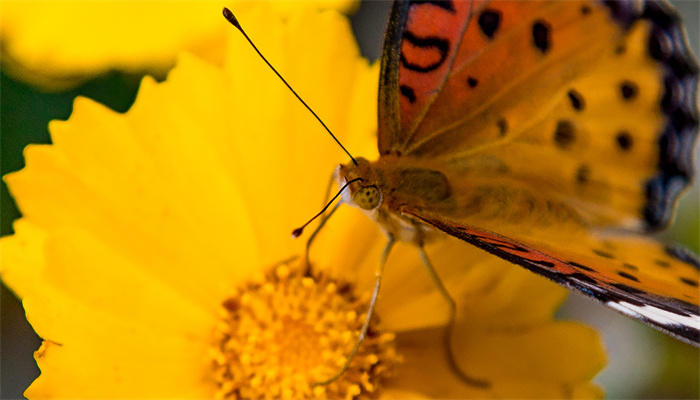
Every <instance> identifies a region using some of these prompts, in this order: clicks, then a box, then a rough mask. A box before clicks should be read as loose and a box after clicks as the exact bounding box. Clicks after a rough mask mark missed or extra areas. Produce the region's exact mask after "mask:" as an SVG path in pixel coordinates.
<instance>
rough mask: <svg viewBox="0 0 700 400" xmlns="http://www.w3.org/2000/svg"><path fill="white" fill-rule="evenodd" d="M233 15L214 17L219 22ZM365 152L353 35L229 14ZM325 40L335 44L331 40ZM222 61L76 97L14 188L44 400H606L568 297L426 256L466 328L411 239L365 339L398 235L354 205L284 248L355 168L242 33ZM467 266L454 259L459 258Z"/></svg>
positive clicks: (199, 62) (465, 252)
mask: <svg viewBox="0 0 700 400" xmlns="http://www.w3.org/2000/svg"><path fill="white" fill-rule="evenodd" d="M218 13H219V10H217V15H218ZM237 14H238V17H239V20H240V21H241V23H242V24H243V25H244V26H245V27H246V29H247V31H248V33H249V34H250V35H251V36H252V37H254V38H255V40H256V42H257V44H258V46H259V47H260V48H261V49H262V51H263V52H264V53H265V54H266V56H267V57H268V58H269V59H270V61H271V62H272V63H273V64H274V65H275V66H277V68H278V69H279V70H280V71H281V72H282V73H283V74H284V76H285V77H286V78H287V79H288V80H289V82H290V83H291V84H292V86H294V87H295V89H296V90H297V91H298V92H299V93H301V94H302V96H303V97H304V98H305V99H306V101H307V102H308V103H309V104H310V105H311V107H313V108H314V109H315V111H316V112H317V113H318V114H319V115H321V116H323V118H324V120H325V122H326V123H327V124H328V125H329V126H330V128H331V129H332V130H333V131H334V133H335V134H336V135H337V136H338V137H339V138H340V140H341V141H342V142H343V143H344V144H345V145H346V146H347V147H348V148H349V149H351V151H354V152H356V153H357V154H362V155H365V156H369V157H372V156H376V152H377V150H376V144H375V140H376V139H375V138H374V132H375V130H376V92H377V78H378V68H377V66H376V65H375V66H370V65H368V62H367V61H366V60H364V59H362V58H361V57H360V55H359V51H358V49H357V45H356V43H355V42H354V39H353V37H352V34H351V30H350V27H349V25H348V23H347V20H346V19H345V18H344V17H342V16H340V15H338V14H336V13H334V12H324V13H319V12H316V11H310V10H306V11H304V12H300V13H297V12H290V14H289V15H288V17H285V18H281V17H279V16H278V15H277V14H276V13H275V11H274V10H272V9H270V8H269V7H267V6H265V5H261V6H259V7H258V6H256V7H249V8H247V9H245V10H244V11H242V12H239V13H237ZM318 32H323V35H319V34H318ZM227 34H228V35H230V37H228V38H227V39H226V40H224V41H222V43H226V46H225V48H224V49H223V50H224V56H223V57H222V59H223V63H222V66H219V65H216V64H213V63H211V62H209V61H207V60H204V59H202V58H200V57H197V56H193V55H190V54H183V55H182V56H181V57H180V58H179V61H178V63H177V66H176V67H175V68H174V69H173V70H172V71H171V73H170V74H169V76H168V79H167V80H166V81H164V82H163V83H156V82H155V81H154V80H153V79H150V78H146V79H144V81H143V83H142V86H141V89H140V92H139V95H138V98H137V100H136V102H135V104H134V106H133V107H132V108H131V110H129V112H127V113H126V114H118V113H116V112H113V111H111V110H109V109H107V108H106V107H104V106H101V105H99V104H97V103H95V102H93V101H91V100H88V99H85V98H78V99H76V101H75V106H74V111H73V114H72V116H71V117H70V119H69V120H68V121H54V122H52V124H51V125H50V131H51V137H52V141H53V144H52V145H41V146H39V145H34V146H30V147H28V148H27V149H26V151H25V157H26V162H27V166H26V168H24V169H23V170H21V171H19V172H17V173H13V174H10V175H8V176H6V177H5V179H6V182H7V184H8V186H9V187H10V189H11V192H12V194H13V196H14V197H15V200H16V201H17V204H18V206H19V208H20V210H21V211H22V214H23V218H22V219H20V220H18V221H17V222H16V223H15V232H16V233H15V234H14V235H12V236H8V237H5V238H3V239H2V240H0V251H2V254H3V263H2V270H1V273H2V278H3V280H4V281H5V282H6V283H7V285H8V286H9V287H11V288H12V290H14V291H15V293H16V294H17V295H18V296H19V297H20V298H21V299H22V301H23V305H24V307H25V309H26V312H27V317H28V319H29V321H30V322H31V323H32V325H33V327H34V329H35V330H36V331H37V333H38V334H39V335H40V336H41V337H42V338H43V339H44V344H43V345H42V348H41V349H39V351H37V353H36V359H37V363H38V364H39V366H40V368H41V371H42V374H41V376H40V377H39V378H38V379H37V380H36V381H35V382H34V383H33V384H32V385H31V386H30V387H29V389H28V390H27V391H26V393H25V394H26V395H27V396H28V397H30V398H49V397H51V398H68V397H70V398H134V397H137V398H166V397H179V398H184V397H187V398H213V397H220V398H324V397H331V398H340V397H357V398H366V397H377V398H426V397H439V398H516V397H522V398H534V397H536V398H592V397H601V396H602V391H601V390H600V389H599V388H598V387H596V386H595V385H594V384H593V383H591V379H592V378H593V376H594V375H595V374H596V373H597V372H598V371H599V370H600V369H601V368H602V367H603V365H604V363H605V354H604V352H603V350H602V348H601V344H600V341H599V339H598V337H597V335H596V333H595V332H593V331H592V330H591V329H590V328H587V327H585V326H583V325H580V324H577V323H573V322H561V321H554V320H553V319H552V314H553V312H554V310H555V309H556V308H557V307H558V306H559V305H560V304H561V302H562V301H563V299H564V298H565V297H566V293H567V292H566V290H565V289H563V288H561V287H558V286H557V285H555V284H553V283H550V282H548V281H546V280H544V279H543V278H540V277H537V276H535V275H533V274H531V273H529V272H527V271H525V270H523V269H522V268H519V267H516V266H513V265H510V264H508V263H506V262H504V261H502V260H500V259H497V258H495V257H493V256H491V255H488V254H486V253H484V252H482V251H480V250H477V249H475V248H472V247H471V246H468V245H466V244H464V243H462V242H459V241H458V240H455V239H446V240H444V241H441V242H439V243H436V244H434V245H431V246H430V247H428V249H427V251H428V254H429V255H430V257H431V259H432V260H433V262H434V264H435V266H436V268H437V270H438V272H439V274H440V276H441V277H442V279H443V280H444V281H445V282H446V284H447V288H448V290H449V291H450V293H452V295H453V296H454V298H455V299H456V300H457V303H458V307H459V315H458V321H457V329H456V332H455V335H454V336H453V340H454V347H455V354H454V355H455V358H456V361H457V362H458V364H459V365H460V368H461V369H462V370H463V371H464V372H465V373H467V374H468V375H470V376H473V377H477V378H479V379H483V380H485V381H486V382H488V385H487V387H485V388H477V387H472V386H469V385H467V384H465V383H464V382H462V381H460V380H459V378H458V376H457V375H456V374H455V373H454V371H452V370H451V369H450V368H449V366H448V363H447V361H446V360H445V358H444V344H443V343H442V331H443V326H444V324H445V322H446V319H447V315H448V311H447V305H446V304H445V302H444V300H443V299H442V298H441V297H440V295H439V294H438V292H437V291H436V290H435V287H434V284H433V283H432V282H431V281H430V279H429V278H428V275H427V274H426V273H425V272H424V271H423V269H424V267H423V266H422V265H421V262H420V259H419V257H418V255H417V252H416V250H415V249H414V248H412V247H411V246H410V245H407V244H398V245H397V246H396V247H395V249H394V251H393V252H392V254H391V256H390V257H389V262H388V264H387V267H386V276H385V280H384V284H383V287H382V291H381V294H380V299H379V303H378V306H377V313H376V318H375V321H374V322H373V324H372V325H371V331H370V333H371V334H370V335H369V337H368V339H367V340H365V342H363V346H362V348H361V350H360V352H359V353H358V355H357V356H356V357H355V358H354V359H353V362H352V364H351V366H350V369H349V370H348V371H347V372H346V373H345V374H344V375H343V376H342V377H341V378H340V379H338V380H337V381H335V382H333V383H331V384H329V385H326V386H316V387H312V384H313V383H315V382H318V381H319V380H322V379H325V378H327V377H329V376H331V375H333V374H334V373H335V372H336V371H338V369H339V368H340V366H341V365H342V364H343V363H344V360H345V357H346V356H347V354H348V353H349V350H350V349H351V348H352V346H353V344H354V343H355V340H356V337H357V336H356V335H357V333H358V332H359V328H360V326H361V325H362V322H363V320H364V314H365V313H366V310H367V302H368V299H369V296H370V294H371V290H372V287H373V283H374V270H375V268H376V264H377V262H378V260H379V254H380V253H381V249H382V247H383V245H384V239H383V238H382V237H381V235H380V234H379V230H378V228H377V227H376V225H375V224H373V223H372V222H371V221H369V220H367V219H366V218H364V217H363V216H361V215H360V213H359V212H358V211H357V210H354V209H350V208H349V207H342V208H341V209H340V210H339V211H338V213H337V215H335V216H334V217H333V219H332V220H330V221H329V223H328V224H327V226H326V228H324V230H323V231H322V232H321V234H320V235H319V237H318V239H317V240H316V242H315V243H314V246H313V247H312V249H311V271H310V272H308V273H306V271H305V267H306V266H305V263H304V262H303V261H301V260H303V256H302V257H296V258H295V256H299V255H303V248H304V243H303V241H297V240H293V239H291V238H290V233H291V230H292V228H294V227H296V226H298V225H299V224H300V223H301V222H303V221H305V220H306V219H307V218H308V217H309V216H311V215H313V214H314V213H315V212H316V211H317V210H318V208H319V207H320V206H321V204H320V203H321V200H322V199H323V197H324V193H323V190H324V188H325V187H326V186H327V183H328V180H329V178H330V174H331V171H332V170H333V168H334V166H335V165H336V164H337V163H338V162H339V161H342V160H343V153H342V151H341V150H340V149H339V148H338V147H337V146H336V145H335V143H334V142H333V141H332V140H331V139H330V138H328V137H326V136H325V133H324V132H323V130H322V129H321V127H320V126H319V125H318V123H317V122H316V121H315V120H314V119H313V117H312V116H311V115H309V113H308V112H306V111H305V110H304V108H303V106H302V105H301V104H299V102H298V101H296V99H295V98H294V97H293V96H292V95H291V94H290V93H289V92H288V91H287V89H286V88H285V87H284V86H283V85H282V83H281V82H279V81H278V80H277V78H275V77H274V76H273V74H272V73H271V72H270V71H269V70H268V69H267V68H266V67H265V66H264V64H263V63H262V61H261V60H260V59H258V58H257V56H256V55H255V54H254V52H253V50H252V49H251V48H250V47H249V46H248V45H247V44H246V43H245V42H244V40H243V39H242V38H241V37H240V34H239V33H238V32H237V31H236V30H235V29H233V28H230V29H229V30H228V33H227ZM455 260H460V261H458V262H456V261H455Z"/></svg>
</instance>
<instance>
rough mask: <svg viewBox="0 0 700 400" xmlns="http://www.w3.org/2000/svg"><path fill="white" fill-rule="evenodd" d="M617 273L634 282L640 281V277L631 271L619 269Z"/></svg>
mask: <svg viewBox="0 0 700 400" xmlns="http://www.w3.org/2000/svg"><path fill="white" fill-rule="evenodd" d="M617 274H618V275H620V276H621V277H623V278H625V279H629V280H631V281H634V282H639V279H638V278H637V277H636V276H634V275H632V274H630V273H627V272H625V271H617Z"/></svg>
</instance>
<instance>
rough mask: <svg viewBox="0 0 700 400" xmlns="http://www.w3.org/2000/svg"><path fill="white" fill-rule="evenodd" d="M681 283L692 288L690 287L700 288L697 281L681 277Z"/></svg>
mask: <svg viewBox="0 0 700 400" xmlns="http://www.w3.org/2000/svg"><path fill="white" fill-rule="evenodd" d="M680 281H681V282H682V283H684V284H686V285H688V286H690V287H695V288H696V287H698V286H700V283H699V282H698V281H697V280H695V279H692V278H685V277H681V278H680Z"/></svg>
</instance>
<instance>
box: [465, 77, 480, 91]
mask: <svg viewBox="0 0 700 400" xmlns="http://www.w3.org/2000/svg"><path fill="white" fill-rule="evenodd" d="M478 84H479V80H478V79H476V78H473V77H471V76H470V77H467V85H469V87H470V88H475V87H476V85H478Z"/></svg>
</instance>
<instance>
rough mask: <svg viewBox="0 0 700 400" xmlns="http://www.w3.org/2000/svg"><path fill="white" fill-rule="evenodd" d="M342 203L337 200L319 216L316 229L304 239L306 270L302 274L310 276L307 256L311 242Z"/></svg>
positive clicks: (309, 263)
mask: <svg viewBox="0 0 700 400" xmlns="http://www.w3.org/2000/svg"><path fill="white" fill-rule="evenodd" d="M341 204H343V203H342V202H338V204H336V205H335V206H334V207H333V208H332V209H331V210H330V211H329V212H328V214H326V215H324V216H323V217H322V218H321V222H320V223H319V224H318V226H317V227H316V229H314V231H313V232H312V233H311V235H309V240H307V241H306V249H305V250H304V259H305V260H306V272H305V273H304V275H306V276H310V275H311V259H310V257H309V251H310V250H311V244H312V243H313V241H314V239H315V238H316V235H318V233H319V232H321V229H323V227H324V226H325V225H326V222H327V221H328V220H329V219H330V218H331V216H333V213H335V211H336V210H337V209H338V207H340V205H341Z"/></svg>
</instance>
